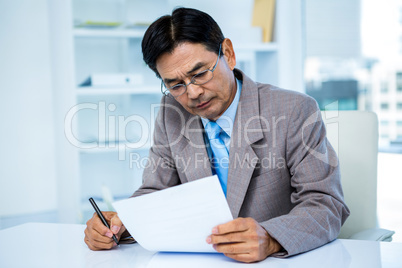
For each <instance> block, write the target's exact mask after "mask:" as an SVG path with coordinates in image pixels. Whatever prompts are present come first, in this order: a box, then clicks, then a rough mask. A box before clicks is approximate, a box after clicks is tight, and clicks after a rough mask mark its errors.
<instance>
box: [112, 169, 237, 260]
mask: <svg viewBox="0 0 402 268" xmlns="http://www.w3.org/2000/svg"><path fill="white" fill-rule="evenodd" d="M113 207H114V208H115V209H116V211H117V213H118V215H119V217H120V219H121V220H122V222H123V224H124V226H125V227H126V228H127V230H128V231H129V232H130V234H131V235H132V236H133V237H134V238H135V239H136V240H137V242H138V243H139V244H140V245H141V246H142V247H144V248H145V249H147V250H151V251H171V252H216V251H215V250H214V249H213V248H212V245H209V244H207V242H206V239H207V237H208V236H209V235H210V234H211V232H212V228H213V227H215V226H216V225H219V224H223V223H226V222H229V221H231V220H233V217H232V214H231V212H230V209H229V206H228V203H227V202H226V198H225V195H224V193H223V191H222V188H221V185H220V183H219V179H218V177H217V176H211V177H207V178H204V179H200V180H196V181H193V182H188V183H185V184H181V185H179V186H175V187H172V188H168V189H165V190H161V191H157V192H154V193H151V194H147V195H143V196H139V197H135V198H130V199H127V200H122V201H118V202H114V203H113Z"/></svg>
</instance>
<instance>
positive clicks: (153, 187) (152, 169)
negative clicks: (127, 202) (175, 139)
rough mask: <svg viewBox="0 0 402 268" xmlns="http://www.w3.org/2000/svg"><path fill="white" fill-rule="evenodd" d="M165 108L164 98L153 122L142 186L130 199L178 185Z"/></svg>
mask: <svg viewBox="0 0 402 268" xmlns="http://www.w3.org/2000/svg"><path fill="white" fill-rule="evenodd" d="M166 107H167V105H166V97H163V98H162V101H161V106H160V108H159V112H158V115H157V118H156V121H155V128H154V134H153V145H152V147H151V149H150V150H149V155H148V159H147V164H146V165H145V168H144V172H143V175H142V185H141V187H140V188H139V189H138V190H137V191H135V193H134V194H133V195H132V196H131V197H136V196H140V195H143V194H148V193H152V192H154V191H158V190H163V189H166V188H168V187H172V186H175V185H178V184H180V180H179V176H178V173H177V170H176V166H175V163H174V159H173V157H172V153H171V149H170V142H169V139H168V135H167V133H166V126H165V116H166Z"/></svg>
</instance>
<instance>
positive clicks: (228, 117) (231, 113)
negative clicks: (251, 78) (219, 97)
mask: <svg viewBox="0 0 402 268" xmlns="http://www.w3.org/2000/svg"><path fill="white" fill-rule="evenodd" d="M236 82H237V90H236V95H235V97H234V99H233V101H232V103H231V104H230V105H229V108H227V109H226V111H225V112H224V113H223V114H222V115H221V116H220V117H219V118H218V119H217V120H216V123H217V124H218V125H219V126H220V127H221V128H222V129H223V131H225V132H226V134H227V135H228V136H229V137H231V135H232V131H233V125H234V120H235V117H236V111H237V106H239V101H240V93H241V89H242V83H241V82H242V81H241V80H239V79H237V78H236ZM201 121H202V124H203V125H204V128H205V126H206V125H207V124H208V122H209V121H210V120H209V119H206V118H203V117H201Z"/></svg>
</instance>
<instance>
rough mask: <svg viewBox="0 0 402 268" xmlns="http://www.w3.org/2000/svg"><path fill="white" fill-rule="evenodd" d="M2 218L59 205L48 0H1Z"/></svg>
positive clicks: (0, 118) (0, 114) (48, 209)
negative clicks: (57, 197)
mask: <svg viewBox="0 0 402 268" xmlns="http://www.w3.org/2000/svg"><path fill="white" fill-rule="evenodd" d="M0 18H1V19H0V21H1V23H0V59H1V60H0V101H1V102H0V103H1V105H0V125H1V130H0V228H1V217H9V216H13V215H15V216H17V215H18V214H25V213H40V212H45V211H54V210H56V209H57V199H56V178H55V159H54V133H53V132H54V131H53V106H52V87H51V72H50V71H51V70H50V52H49V33H48V24H49V22H48V14H47V1H46V0H35V1H31V0H13V1H7V0H0Z"/></svg>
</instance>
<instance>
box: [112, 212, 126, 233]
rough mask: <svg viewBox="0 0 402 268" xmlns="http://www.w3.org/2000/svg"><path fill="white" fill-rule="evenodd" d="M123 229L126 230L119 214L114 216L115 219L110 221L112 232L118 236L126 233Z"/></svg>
mask: <svg viewBox="0 0 402 268" xmlns="http://www.w3.org/2000/svg"><path fill="white" fill-rule="evenodd" d="M122 227H123V228H122ZM123 229H124V230H125V228H124V226H123V223H122V222H121V220H120V218H119V217H118V216H117V214H116V215H114V216H113V218H112V219H111V220H110V230H112V232H113V233H114V234H118V233H119V232H121V233H122V232H124V230H123Z"/></svg>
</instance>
